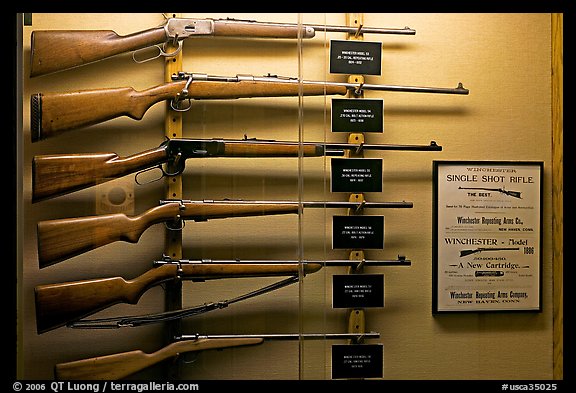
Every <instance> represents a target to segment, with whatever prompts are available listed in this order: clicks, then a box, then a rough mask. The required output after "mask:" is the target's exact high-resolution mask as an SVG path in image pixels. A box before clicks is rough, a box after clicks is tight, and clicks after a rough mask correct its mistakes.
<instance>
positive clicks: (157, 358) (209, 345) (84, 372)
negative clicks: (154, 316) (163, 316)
mask: <svg viewBox="0 0 576 393" xmlns="http://www.w3.org/2000/svg"><path fill="white" fill-rule="evenodd" d="M263 341H264V339H263V338H259V337H255V338H252V337H249V338H218V339H213V338H210V339H198V340H185V341H176V342H173V343H172V344H169V345H167V346H166V347H164V348H162V349H160V350H158V351H156V352H153V353H145V352H143V351H140V350H135V351H130V352H123V353H117V354H113V355H107V356H100V357H95V358H90V359H83V360H77V361H73V362H68V363H60V364H57V365H56V366H55V367H54V375H55V377H56V379H59V380H117V379H121V378H125V377H127V376H129V375H132V374H134V373H136V372H138V371H141V370H144V369H145V368H148V367H150V366H153V365H155V364H157V363H160V362H162V361H164V360H167V359H172V358H174V357H176V356H178V355H179V354H180V353H186V352H199V351H206V350H209V349H222V348H230V347H238V346H245V345H258V344H261V343H262V342H263Z"/></svg>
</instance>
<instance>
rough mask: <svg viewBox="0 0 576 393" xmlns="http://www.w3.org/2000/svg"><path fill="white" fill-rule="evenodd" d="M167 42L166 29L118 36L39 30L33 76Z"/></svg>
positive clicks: (32, 59)
mask: <svg viewBox="0 0 576 393" xmlns="http://www.w3.org/2000/svg"><path fill="white" fill-rule="evenodd" d="M165 41H166V32H165V31H164V27H157V28H153V29H148V30H144V31H141V32H137V33H134V34H130V35H126V36H119V35H118V34H117V33H116V32H114V31H112V30H93V31H90V30H37V31H33V32H32V35H31V40H30V76H31V77H35V76H40V75H44V74H49V73H52V72H56V71H60V70H65V69H68V68H74V67H78V66H81V65H84V64H88V63H92V62H94V61H98V60H102V59H105V58H108V57H111V56H114V55H118V54H120V53H124V52H130V51H134V50H137V49H142V48H146V47H149V46H152V45H157V44H161V43H163V42H165Z"/></svg>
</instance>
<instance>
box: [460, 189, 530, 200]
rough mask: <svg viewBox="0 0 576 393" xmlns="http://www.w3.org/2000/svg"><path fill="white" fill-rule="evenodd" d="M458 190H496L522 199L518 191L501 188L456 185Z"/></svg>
mask: <svg viewBox="0 0 576 393" xmlns="http://www.w3.org/2000/svg"><path fill="white" fill-rule="evenodd" d="M458 189H459V190H484V191H498V192H500V193H502V194H505V195H508V196H511V197H514V198H518V199H522V197H521V196H520V194H522V193H521V192H520V191H506V190H505V189H503V188H484V187H458Z"/></svg>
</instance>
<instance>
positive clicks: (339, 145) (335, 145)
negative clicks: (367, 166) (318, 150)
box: [303, 141, 442, 154]
mask: <svg viewBox="0 0 576 393" xmlns="http://www.w3.org/2000/svg"><path fill="white" fill-rule="evenodd" d="M307 144H308V143H307V142H303V145H307ZM310 144H312V143H310ZM315 144H317V145H320V146H324V149H325V151H326V153H327V154H329V153H332V149H334V150H335V151H334V153H335V154H339V152H338V150H340V149H342V150H355V149H358V150H405V151H441V150H442V146H440V145H438V144H436V142H435V141H431V142H430V144H429V145H377V144H376V145H373V144H354V143H326V144H322V143H315Z"/></svg>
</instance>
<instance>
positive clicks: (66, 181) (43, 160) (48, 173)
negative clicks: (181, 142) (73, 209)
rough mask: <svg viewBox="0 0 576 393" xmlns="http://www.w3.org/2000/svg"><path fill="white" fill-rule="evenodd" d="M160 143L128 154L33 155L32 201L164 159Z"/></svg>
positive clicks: (67, 191) (96, 182)
mask: <svg viewBox="0 0 576 393" xmlns="http://www.w3.org/2000/svg"><path fill="white" fill-rule="evenodd" d="M167 160H168V156H167V154H166V149H165V148H164V147H163V146H160V147H158V148H155V149H152V150H147V151H144V152H142V153H139V154H135V155H131V156H128V157H119V156H118V155H117V154H115V153H93V154H90V153H86V154H84V153H80V154H61V155H43V156H35V157H34V159H33V161H32V202H38V201H41V200H44V199H47V198H53V197H56V196H59V195H64V194H68V193H70V192H73V191H77V190H81V189H84V188H87V187H91V186H94V185H96V184H99V183H104V182H106V181H109V180H113V179H117V178H119V177H122V176H125V175H128V174H130V173H134V172H137V171H140V170H143V169H147V168H152V167H154V166H157V165H160V164H162V163H165V162H166V161H167Z"/></svg>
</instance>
